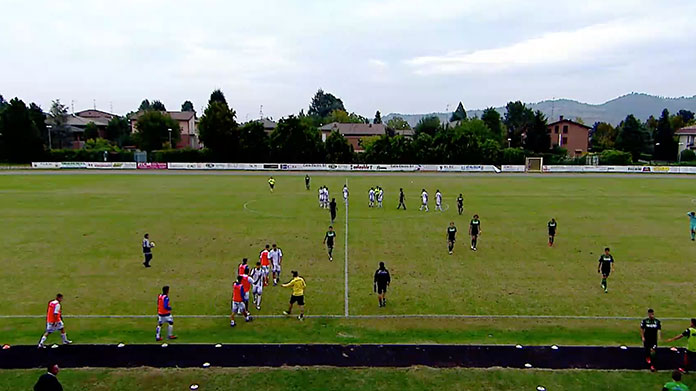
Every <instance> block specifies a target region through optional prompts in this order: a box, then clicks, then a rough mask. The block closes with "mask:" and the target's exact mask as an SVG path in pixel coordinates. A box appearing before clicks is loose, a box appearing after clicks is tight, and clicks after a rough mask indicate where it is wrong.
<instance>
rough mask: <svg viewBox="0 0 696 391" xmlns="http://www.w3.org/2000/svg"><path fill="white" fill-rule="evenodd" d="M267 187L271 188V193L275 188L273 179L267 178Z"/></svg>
mask: <svg viewBox="0 0 696 391" xmlns="http://www.w3.org/2000/svg"><path fill="white" fill-rule="evenodd" d="M268 186H269V187H270V188H271V193H273V188H274V187H275V178H273V177H270V178H268Z"/></svg>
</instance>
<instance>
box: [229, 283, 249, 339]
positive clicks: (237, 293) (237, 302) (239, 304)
mask: <svg viewBox="0 0 696 391" xmlns="http://www.w3.org/2000/svg"><path fill="white" fill-rule="evenodd" d="M242 279H243V278H242V276H237V281H235V282H234V284H233V285H232V314H231V315H230V327H234V326H236V325H237V324H236V323H235V322H234V315H235V314H244V317H245V320H246V321H247V322H249V321H251V315H249V311H247V309H246V306H245V305H244V295H245V293H244V285H243V284H242Z"/></svg>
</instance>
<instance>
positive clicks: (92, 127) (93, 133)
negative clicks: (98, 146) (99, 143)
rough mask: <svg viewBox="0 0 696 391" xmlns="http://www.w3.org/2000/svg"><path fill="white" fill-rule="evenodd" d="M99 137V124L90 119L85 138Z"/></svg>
mask: <svg viewBox="0 0 696 391" xmlns="http://www.w3.org/2000/svg"><path fill="white" fill-rule="evenodd" d="M97 138H99V129H97V125H96V124H95V123H94V122H92V121H90V122H88V123H87V126H85V140H94V139H97Z"/></svg>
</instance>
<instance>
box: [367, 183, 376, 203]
mask: <svg viewBox="0 0 696 391" xmlns="http://www.w3.org/2000/svg"><path fill="white" fill-rule="evenodd" d="M367 196H368V198H369V200H370V201H369V203H368V204H367V206H368V207H370V208H372V207H374V206H375V189H373V188H370V191H369V192H368V193H367Z"/></svg>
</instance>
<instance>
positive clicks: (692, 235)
mask: <svg viewBox="0 0 696 391" xmlns="http://www.w3.org/2000/svg"><path fill="white" fill-rule="evenodd" d="M694 238H696V232H694V231H691V240H694Z"/></svg>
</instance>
